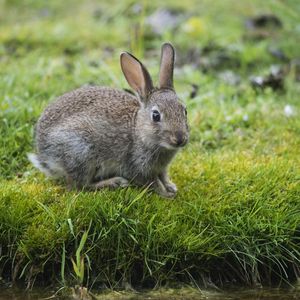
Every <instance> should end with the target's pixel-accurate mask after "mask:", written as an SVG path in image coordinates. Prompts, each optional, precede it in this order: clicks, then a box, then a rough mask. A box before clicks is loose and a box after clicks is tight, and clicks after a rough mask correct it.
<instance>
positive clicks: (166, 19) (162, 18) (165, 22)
mask: <svg viewBox="0 0 300 300" xmlns="http://www.w3.org/2000/svg"><path fill="white" fill-rule="evenodd" d="M181 19H182V14H181V13H179V12H177V11H172V10H169V9H165V8H159V9H157V10H156V11H155V12H154V13H153V14H152V15H150V16H148V17H147V19H146V24H147V25H149V26H150V27H151V29H152V31H153V32H154V33H156V34H159V35H161V34H163V33H164V32H166V31H168V30H172V29H174V28H175V27H176V26H177V25H178V24H179V22H180V21H181Z"/></svg>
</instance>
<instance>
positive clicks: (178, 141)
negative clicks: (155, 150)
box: [174, 131, 187, 147]
mask: <svg viewBox="0 0 300 300" xmlns="http://www.w3.org/2000/svg"><path fill="white" fill-rule="evenodd" d="M174 140H175V143H174V144H175V145H176V146H178V147H180V146H184V145H185V144H186V141H187V140H186V137H185V135H184V133H183V132H182V131H176V132H175V139H174Z"/></svg>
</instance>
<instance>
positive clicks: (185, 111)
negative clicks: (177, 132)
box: [184, 108, 187, 116]
mask: <svg viewBox="0 0 300 300" xmlns="http://www.w3.org/2000/svg"><path fill="white" fill-rule="evenodd" d="M184 114H185V116H187V110H186V108H184Z"/></svg>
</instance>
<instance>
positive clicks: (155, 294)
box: [0, 286, 300, 300]
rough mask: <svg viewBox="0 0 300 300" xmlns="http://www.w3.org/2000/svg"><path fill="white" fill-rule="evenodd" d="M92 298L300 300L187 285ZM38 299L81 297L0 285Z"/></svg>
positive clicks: (298, 294)
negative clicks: (210, 289)
mask: <svg viewBox="0 0 300 300" xmlns="http://www.w3.org/2000/svg"><path fill="white" fill-rule="evenodd" d="M94 296H95V297H96V298H93V297H89V296H85V298H84V300H90V299H91V300H92V299H99V300H100V299H101V300H102V299H103V300H108V299H112V300H117V299H120V300H142V299H148V300H167V299H171V300H172V299H174V300H185V299H186V300H190V299H191V300H193V299H199V300H221V299H222V300H237V299H241V300H293V299H299V300H300V289H299V288H289V289H279V288H261V289H233V290H226V291H207V290H201V291H199V290H195V289H191V288H183V289H161V290H157V291H151V292H143V293H135V292H105V293H101V294H96V295H95V294H94ZM40 299H78V300H79V299H81V298H80V297H79V296H78V297H76V295H70V296H64V297H63V296H58V294H57V291H54V290H42V289H34V290H32V291H30V292H26V291H24V290H23V289H17V288H1V286H0V300H40Z"/></svg>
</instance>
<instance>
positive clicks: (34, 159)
mask: <svg viewBox="0 0 300 300" xmlns="http://www.w3.org/2000/svg"><path fill="white" fill-rule="evenodd" d="M27 157H28V159H29V161H30V162H31V163H32V164H33V165H34V166H35V167H36V168H37V169H39V170H40V171H41V172H43V173H44V174H46V175H47V176H52V172H51V170H50V168H49V167H48V164H47V163H46V162H44V161H42V160H41V159H40V158H39V156H38V155H37V154H34V153H27Z"/></svg>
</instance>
